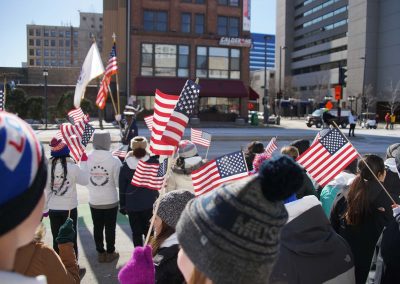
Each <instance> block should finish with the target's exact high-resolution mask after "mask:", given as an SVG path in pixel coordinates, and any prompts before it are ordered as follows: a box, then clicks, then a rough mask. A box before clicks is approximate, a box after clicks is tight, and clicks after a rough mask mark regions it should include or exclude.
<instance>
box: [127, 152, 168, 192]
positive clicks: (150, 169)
mask: <svg viewBox="0 0 400 284" xmlns="http://www.w3.org/2000/svg"><path fill="white" fill-rule="evenodd" d="M167 167H168V159H164V161H163V162H162V163H161V164H158V163H147V162H144V161H139V163H138V165H137V167H136V170H135V173H134V174H133V177H132V181H131V184H132V185H134V186H137V187H146V188H148V189H152V190H160V189H161V186H162V184H163V181H164V177H165V174H166V173H167Z"/></svg>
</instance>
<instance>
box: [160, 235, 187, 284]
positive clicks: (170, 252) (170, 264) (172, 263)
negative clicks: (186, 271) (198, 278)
mask: <svg viewBox="0 0 400 284" xmlns="http://www.w3.org/2000/svg"><path fill="white" fill-rule="evenodd" d="M179 249H180V248H179V244H178V239H177V236H176V233H174V234H172V235H171V236H170V237H168V238H167V239H166V240H165V241H164V242H163V243H162V244H161V246H160V248H159V249H158V251H157V254H156V255H155V256H154V257H153V261H154V267H155V270H156V275H155V276H156V283H157V284H182V283H184V280H185V279H184V278H183V275H182V273H181V271H180V270H179V268H178V264H177V260H178V252H179Z"/></svg>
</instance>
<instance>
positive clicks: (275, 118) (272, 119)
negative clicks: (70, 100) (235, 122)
mask: <svg viewBox="0 0 400 284" xmlns="http://www.w3.org/2000/svg"><path fill="white" fill-rule="evenodd" d="M253 114H257V117H258V123H261V124H263V123H264V112H261V111H253V110H252V111H249V114H248V122H249V123H251V121H252V119H251V116H252V115H253ZM280 123H281V118H280V117H279V116H276V115H270V116H269V118H268V124H276V125H279V124H280Z"/></svg>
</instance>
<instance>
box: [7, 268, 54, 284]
mask: <svg viewBox="0 0 400 284" xmlns="http://www.w3.org/2000/svg"><path fill="white" fill-rule="evenodd" d="M0 279H1V283H7V284H46V283H48V282H47V281H46V277H45V276H43V275H40V276H37V277H35V278H33V277H26V276H23V275H21V274H18V273H15V272H8V271H0Z"/></svg>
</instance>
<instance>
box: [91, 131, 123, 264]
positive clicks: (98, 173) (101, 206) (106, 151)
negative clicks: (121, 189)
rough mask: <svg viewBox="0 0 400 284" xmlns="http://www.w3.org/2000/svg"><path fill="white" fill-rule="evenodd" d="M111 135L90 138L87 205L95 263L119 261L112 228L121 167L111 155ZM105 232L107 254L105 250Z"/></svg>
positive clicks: (105, 132) (94, 135) (115, 218)
mask: <svg viewBox="0 0 400 284" xmlns="http://www.w3.org/2000/svg"><path fill="white" fill-rule="evenodd" d="M110 145H111V135H110V133H109V132H108V131H96V132H95V133H94V134H93V148H94V150H93V152H91V153H90V154H89V156H88V161H87V167H88V171H89V184H88V186H87V187H88V189H89V205H90V211H91V213H92V220H93V237H94V241H95V243H96V250H97V253H98V262H111V261H113V260H114V259H116V258H118V256H119V254H118V253H117V252H115V227H116V225H117V214H118V191H117V187H118V179H119V171H120V169H121V165H122V163H121V162H120V160H119V159H118V158H117V157H114V156H113V155H112V154H111V152H110ZM104 231H105V236H106V244H107V250H105V249H104V243H103V240H104V235H103V234H104Z"/></svg>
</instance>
